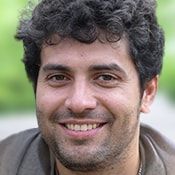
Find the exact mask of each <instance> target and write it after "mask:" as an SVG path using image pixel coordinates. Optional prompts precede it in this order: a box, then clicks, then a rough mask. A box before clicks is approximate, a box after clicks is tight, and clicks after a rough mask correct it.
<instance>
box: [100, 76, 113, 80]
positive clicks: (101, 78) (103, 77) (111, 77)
mask: <svg viewBox="0 0 175 175" xmlns="http://www.w3.org/2000/svg"><path fill="white" fill-rule="evenodd" d="M99 80H103V81H111V80H115V78H114V77H113V76H111V75H101V76H99Z"/></svg>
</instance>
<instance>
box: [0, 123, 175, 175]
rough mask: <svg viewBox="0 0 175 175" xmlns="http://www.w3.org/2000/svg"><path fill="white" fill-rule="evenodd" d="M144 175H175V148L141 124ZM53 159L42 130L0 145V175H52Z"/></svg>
mask: <svg viewBox="0 0 175 175" xmlns="http://www.w3.org/2000/svg"><path fill="white" fill-rule="evenodd" d="M140 153H141V160H142V166H143V173H142V175H175V145H174V143H172V142H171V141H169V140H168V139H167V138H166V137H164V136H163V135H162V134H160V133H159V132H158V131H156V130H154V129H153V128H151V127H149V126H146V125H141V127H140ZM51 162H52V161H51V156H50V152H49V148H48V146H47V144H46V143H45V142H44V140H43V139H42V137H41V133H40V131H39V129H31V130H26V131H23V132H20V133H18V134H15V135H12V136H10V137H8V138H7V139H5V140H3V141H1V142H0V175H36V174H37V175H50V174H52V173H51V169H52V168H51V167H53V165H52V163H51Z"/></svg>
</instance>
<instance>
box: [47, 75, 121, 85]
mask: <svg viewBox="0 0 175 175" xmlns="http://www.w3.org/2000/svg"><path fill="white" fill-rule="evenodd" d="M71 80H72V79H71V77H70V76H69V75H65V74H64V73H60V74H58V73H57V74H51V75H48V76H47V77H46V81H48V82H49V84H50V85H51V86H57V87H59V86H64V85H66V84H67V83H69V82H70V81H71ZM119 81H120V77H118V76H116V75H114V74H110V73H98V74H95V75H94V78H93V80H92V82H93V83H94V84H97V85H99V86H102V87H106V88H110V87H111V88H112V87H115V86H116V85H117V84H118V83H119Z"/></svg>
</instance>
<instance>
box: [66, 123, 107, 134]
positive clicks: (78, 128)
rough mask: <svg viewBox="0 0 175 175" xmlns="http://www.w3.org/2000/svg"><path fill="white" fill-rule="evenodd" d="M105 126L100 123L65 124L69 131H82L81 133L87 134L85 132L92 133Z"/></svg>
mask: <svg viewBox="0 0 175 175" xmlns="http://www.w3.org/2000/svg"><path fill="white" fill-rule="evenodd" d="M103 125H104V123H103V124H100V123H94V124H64V127H65V128H66V129H68V130H71V131H77V132H78V131H80V132H85V131H90V130H94V129H97V128H100V127H102V126H103Z"/></svg>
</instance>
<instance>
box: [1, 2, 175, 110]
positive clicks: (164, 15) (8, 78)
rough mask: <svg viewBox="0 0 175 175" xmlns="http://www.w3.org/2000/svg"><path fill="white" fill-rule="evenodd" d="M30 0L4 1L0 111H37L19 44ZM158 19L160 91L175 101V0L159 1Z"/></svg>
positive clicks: (2, 11)
mask: <svg viewBox="0 0 175 175" xmlns="http://www.w3.org/2000/svg"><path fill="white" fill-rule="evenodd" d="M26 5H27V0H11V1H9V0H1V1H0V60H1V62H0V112H3V111H14V110H28V109H34V94H33V90H32V86H31V84H30V83H29V82H28V80H27V78H26V74H25V70H24V67H23V64H22V62H21V61H20V60H21V59H22V57H23V49H22V44H21V43H19V42H17V41H15V39H14V35H15V32H16V28H17V22H18V19H19V15H20V13H21V12H20V11H21V10H22V9H23V8H24V7H25V6H26ZM157 10H158V11H157V14H158V20H159V23H160V25H161V26H162V27H163V29H164V31H165V36H166V47H165V57H164V67H163V71H162V75H161V78H160V90H162V91H164V92H166V93H168V94H170V96H171V97H173V98H172V99H175V83H174V80H175V59H174V57H175V49H174V48H173V47H174V45H175V22H174V19H175V1H174V0H166V1H165V0H158V9H157Z"/></svg>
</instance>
